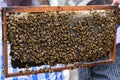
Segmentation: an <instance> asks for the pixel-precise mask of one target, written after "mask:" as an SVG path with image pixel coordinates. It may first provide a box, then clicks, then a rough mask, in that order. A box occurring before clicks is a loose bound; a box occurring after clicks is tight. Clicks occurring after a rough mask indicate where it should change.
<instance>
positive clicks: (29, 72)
mask: <svg viewBox="0 0 120 80" xmlns="http://www.w3.org/2000/svg"><path fill="white" fill-rule="evenodd" d="M111 62H114V61H113V60H112V59H109V60H105V61H99V62H91V63H86V64H83V65H74V66H66V67H62V68H48V69H41V70H34V71H33V70H26V71H24V72H23V71H21V72H18V73H6V74H5V77H15V76H23V75H28V76H29V75H31V74H38V73H47V72H59V71H62V70H66V69H71V70H72V69H77V68H83V67H84V68H85V67H91V66H95V65H102V64H106V63H107V64H109V63H111Z"/></svg>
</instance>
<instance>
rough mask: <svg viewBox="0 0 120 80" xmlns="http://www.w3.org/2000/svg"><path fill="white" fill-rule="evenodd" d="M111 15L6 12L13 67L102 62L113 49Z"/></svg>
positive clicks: (114, 16)
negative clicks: (7, 13)
mask: <svg viewBox="0 0 120 80" xmlns="http://www.w3.org/2000/svg"><path fill="white" fill-rule="evenodd" d="M114 12H115V10H105V11H97V10H93V11H89V12H88V14H85V15H82V16H81V12H80V11H76V12H75V11H74V12H62V11H61V12H59V11H56V12H36V13H35V12H31V13H27V15H25V16H24V15H23V16H20V15H21V13H9V15H8V16H7V27H6V28H7V40H8V42H9V44H10V45H11V52H10V55H11V57H12V58H11V63H12V66H13V68H17V67H18V68H25V67H32V66H41V65H50V66H54V65H56V64H65V65H67V64H74V63H75V62H82V63H84V62H93V61H98V60H101V59H105V58H106V57H107V56H108V55H109V54H110V52H111V51H112V50H113V46H114V45H113V42H114V38H115V36H114V33H115V29H116V25H117V18H116V15H115V13H114Z"/></svg>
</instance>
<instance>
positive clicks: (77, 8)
mask: <svg viewBox="0 0 120 80" xmlns="http://www.w3.org/2000/svg"><path fill="white" fill-rule="evenodd" d="M117 8H118V6H111V5H109V6H106V5H99V6H39V7H33V6H27V7H22V6H21V7H20V6H19V7H18V6H14V7H4V8H3V9H6V12H46V11H85V10H107V9H117Z"/></svg>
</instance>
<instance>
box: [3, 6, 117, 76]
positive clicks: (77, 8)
mask: <svg viewBox="0 0 120 80" xmlns="http://www.w3.org/2000/svg"><path fill="white" fill-rule="evenodd" d="M108 9H110V10H112V9H113V10H116V11H117V9H118V7H117V6H54V7H51V6H45V7H4V8H2V31H3V32H2V36H3V51H4V62H5V63H4V74H5V77H13V76H22V75H30V74H33V73H34V74H37V73H41V71H25V72H24V73H22V72H17V73H8V51H7V35H6V13H12V12H47V11H88V10H108ZM116 14H117V13H116ZM114 34H115V38H114V48H113V50H112V52H111V53H110V55H109V59H108V60H101V61H96V62H90V63H85V64H83V66H80V65H77V66H78V67H77V68H80V67H89V66H95V65H101V64H107V63H111V62H113V61H115V55H116V54H115V53H116V32H115V33H114ZM72 68H74V66H64V67H61V68H52V70H53V71H55V72H57V71H61V70H65V69H72ZM46 72H47V71H46Z"/></svg>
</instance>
